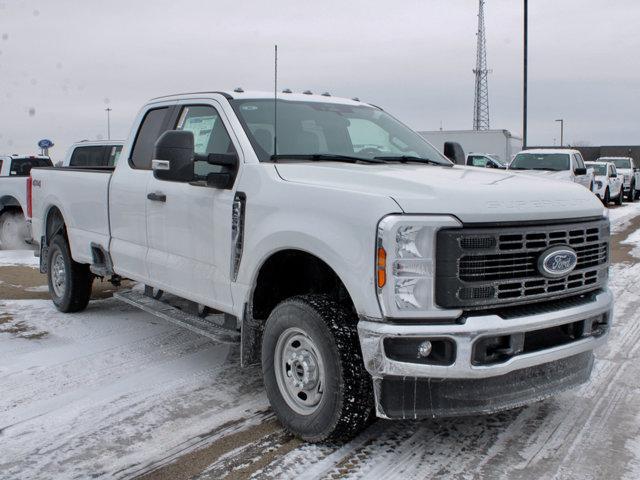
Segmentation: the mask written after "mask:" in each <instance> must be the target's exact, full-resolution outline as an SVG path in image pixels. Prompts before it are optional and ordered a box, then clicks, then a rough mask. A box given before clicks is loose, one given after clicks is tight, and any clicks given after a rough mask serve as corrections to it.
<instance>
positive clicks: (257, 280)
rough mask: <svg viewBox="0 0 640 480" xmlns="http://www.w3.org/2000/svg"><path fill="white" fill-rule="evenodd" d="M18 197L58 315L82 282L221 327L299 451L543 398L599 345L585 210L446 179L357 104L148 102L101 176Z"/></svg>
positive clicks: (226, 97)
mask: <svg viewBox="0 0 640 480" xmlns="http://www.w3.org/2000/svg"><path fill="white" fill-rule="evenodd" d="M276 105H277V119H278V122H280V123H279V124H278V125H277V126H276V125H275V120H274V118H275V117H276V116H275V115H274V113H275V112H274V109H275V108H276ZM276 131H277V143H276V142H275V138H276ZM460 161H461V162H464V158H463V157H461V158H460ZM456 163H457V159H456ZM582 167H583V168H584V165H583V166H582ZM32 177H33V182H32V183H33V189H32V192H33V231H34V237H36V238H37V239H38V241H39V243H40V265H41V269H42V271H43V272H45V273H46V274H47V277H48V283H49V292H50V295H51V298H52V300H53V303H54V305H55V306H56V307H57V308H58V309H59V310H61V311H63V312H74V311H79V310H82V309H84V308H85V307H86V306H87V303H88V301H89V298H90V295H91V285H92V281H93V279H94V277H95V276H98V277H102V278H104V279H110V280H111V281H113V282H118V281H120V279H122V278H129V279H133V280H135V281H137V282H141V283H143V284H145V285H147V286H148V287H150V288H154V289H160V290H163V291H165V292H169V293H172V294H174V295H177V296H179V297H184V298H186V299H187V300H190V301H192V302H195V303H198V304H202V305H206V306H208V307H211V308H214V309H217V310H219V311H222V312H224V313H225V314H227V315H228V316H230V317H232V318H234V319H235V324H236V325H237V327H238V328H239V329H240V331H241V335H240V336H241V338H242V340H241V342H242V343H241V346H240V347H241V359H242V364H243V365H248V364H251V363H255V362H260V363H261V364H262V372H263V376H264V385H265V389H266V392H267V396H268V398H269V400H270V403H271V406H272V408H273V411H274V412H275V414H276V415H277V417H278V418H279V420H280V421H281V422H282V424H283V425H284V426H285V427H286V428H287V429H288V430H290V431H291V432H293V433H294V434H296V435H298V436H299V437H301V438H303V439H305V440H308V441H321V440H325V439H345V438H350V437H352V436H353V435H355V434H356V433H357V432H358V431H359V430H360V429H362V428H363V427H364V426H366V425H367V424H368V422H369V419H370V417H371V413H372V411H375V413H376V415H377V416H378V417H383V418H391V419H407V418H412V419H417V418H433V417H443V416H451V415H472V414H480V413H483V414H486V413H489V412H496V411H500V410H504V409H509V408H514V407H519V406H521V405H523V404H526V403H529V402H532V401H536V400H540V399H543V398H546V397H548V396H549V395H553V394H555V393H557V392H559V391H561V390H564V389H567V388H570V387H574V386H576V385H578V384H581V383H583V382H586V381H587V380H588V378H589V376H590V373H591V370H592V366H593V353H592V351H593V349H594V348H595V347H596V346H598V345H600V344H602V343H603V342H605V339H606V337H607V335H608V331H609V324H610V322H611V319H612V306H613V297H612V294H611V293H610V291H609V289H608V287H607V278H608V276H607V271H608V266H609V258H608V255H607V253H608V248H609V246H608V245H609V220H608V218H607V217H606V216H605V211H604V209H603V207H602V204H601V202H600V201H598V199H597V198H596V197H595V195H593V194H592V193H591V192H587V191H586V190H585V189H584V188H582V187H579V186H577V185H570V184H561V183H559V182H553V181H552V180H550V181H549V184H545V185H542V184H541V183H540V182H539V181H538V180H537V179H534V178H532V177H530V176H527V175H514V174H512V173H510V172H503V171H500V170H498V169H495V170H489V169H479V168H471V167H467V166H464V165H462V166H460V165H454V164H453V163H451V162H450V161H449V160H447V159H446V158H445V157H443V156H442V155H441V154H440V153H439V152H438V151H437V150H436V149H435V148H434V147H433V146H431V145H430V144H429V143H428V142H427V141H425V140H424V139H423V138H422V137H421V136H420V135H418V134H417V133H415V132H413V131H411V130H410V129H409V128H408V127H406V126H405V125H404V124H403V123H400V122H399V121H397V120H396V119H394V118H393V117H392V116H391V115H389V114H388V113H386V112H385V111H383V110H381V109H380V108H378V107H376V106H374V105H370V104H366V103H362V102H359V101H357V100H347V99H342V98H336V97H328V96H324V95H312V94H308V95H307V94H294V93H283V94H282V95H281V96H280V97H279V99H278V100H277V102H276V101H274V96H273V93H257V92H244V91H234V92H211V93H198V94H191V95H189V94H182V95H175V96H169V97H162V98H157V99H154V100H152V101H150V102H149V103H148V104H147V105H145V106H144V107H143V108H142V110H141V111H140V113H139V114H138V116H137V118H136V120H135V123H134V125H133V129H132V131H131V134H130V136H129V140H128V141H127V142H126V143H125V145H124V147H123V150H122V158H121V160H120V161H119V162H118V163H117V165H116V167H115V169H114V171H113V172H109V171H106V170H104V169H101V170H99V169H84V170H80V169H34V170H33V171H32ZM560 187H562V188H560ZM550 189H551V190H553V193H554V194H553V198H552V201H548V202H545V201H542V200H543V199H544V198H545V197H546V196H547V195H548V192H549V190H550ZM87 205H90V208H87ZM586 259H588V261H587V260H586ZM150 301H154V300H150ZM144 305H147V306H146V307H145V308H150V307H149V306H148V305H149V304H148V303H145V304H144ZM176 321H177V322H178V321H181V320H176ZM374 407H375V408H374Z"/></svg>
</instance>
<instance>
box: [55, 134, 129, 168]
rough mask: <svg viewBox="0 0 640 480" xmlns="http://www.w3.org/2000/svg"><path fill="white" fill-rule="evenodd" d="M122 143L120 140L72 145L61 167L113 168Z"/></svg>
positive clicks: (84, 142)
mask: <svg viewBox="0 0 640 480" xmlns="http://www.w3.org/2000/svg"><path fill="white" fill-rule="evenodd" d="M123 145H124V142H123V141H121V140H99V141H94V142H89V141H86V140H85V141H83V142H78V143H74V144H73V145H71V147H70V148H69V150H68V151H67V155H66V156H65V158H64V160H63V161H62V166H63V167H74V168H86V167H113V166H115V164H116V163H118V158H119V157H120V152H122V146H123Z"/></svg>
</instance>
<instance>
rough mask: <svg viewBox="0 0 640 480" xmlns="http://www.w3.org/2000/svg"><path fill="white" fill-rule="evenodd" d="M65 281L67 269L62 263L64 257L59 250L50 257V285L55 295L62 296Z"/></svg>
mask: <svg viewBox="0 0 640 480" xmlns="http://www.w3.org/2000/svg"><path fill="white" fill-rule="evenodd" d="M66 281H67V270H66V268H65V265H64V259H63V258H62V254H61V253H60V252H59V251H56V252H55V253H54V254H53V258H52V259H51V286H52V287H53V293H55V294H56V297H59V298H60V297H62V296H64V290H65V282H66Z"/></svg>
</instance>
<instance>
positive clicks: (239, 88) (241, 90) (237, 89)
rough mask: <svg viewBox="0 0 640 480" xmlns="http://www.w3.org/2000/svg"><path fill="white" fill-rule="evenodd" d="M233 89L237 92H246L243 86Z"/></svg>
mask: <svg viewBox="0 0 640 480" xmlns="http://www.w3.org/2000/svg"><path fill="white" fill-rule="evenodd" d="M233 91H234V92H236V93H244V90H243V89H242V87H236V88H234V89H233Z"/></svg>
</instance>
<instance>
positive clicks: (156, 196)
mask: <svg viewBox="0 0 640 480" xmlns="http://www.w3.org/2000/svg"><path fill="white" fill-rule="evenodd" d="M147 198H148V199H149V200H151V201H154V202H166V201H167V196H166V195H165V194H164V193H160V192H151V193H148V194H147Z"/></svg>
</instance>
